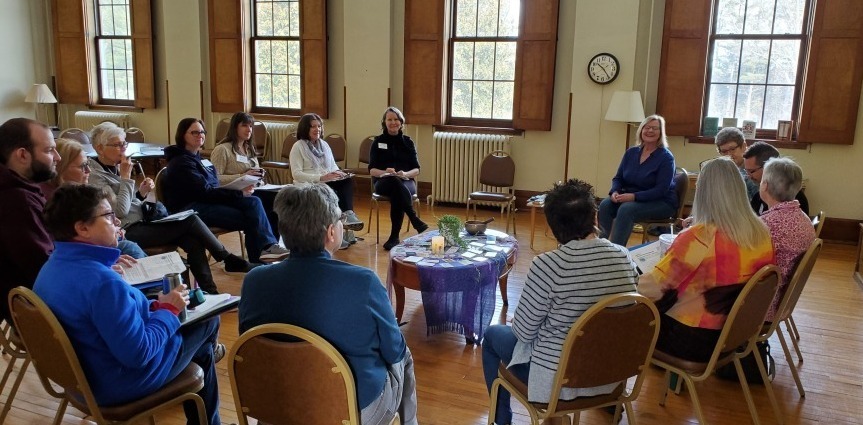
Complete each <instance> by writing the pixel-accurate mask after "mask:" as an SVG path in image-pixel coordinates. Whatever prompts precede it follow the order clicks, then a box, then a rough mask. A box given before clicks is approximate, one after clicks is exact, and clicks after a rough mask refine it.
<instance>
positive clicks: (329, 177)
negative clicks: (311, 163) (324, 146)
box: [320, 170, 345, 182]
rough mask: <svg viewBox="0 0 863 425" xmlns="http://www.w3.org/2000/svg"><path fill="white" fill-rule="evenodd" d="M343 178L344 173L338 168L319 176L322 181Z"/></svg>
mask: <svg viewBox="0 0 863 425" xmlns="http://www.w3.org/2000/svg"><path fill="white" fill-rule="evenodd" d="M343 178H345V173H344V172H342V171H339V170H336V171H333V172H331V173H327V174H324V175H323V176H321V179H320V180H321V181H322V182H331V181H333V180H340V179H343Z"/></svg>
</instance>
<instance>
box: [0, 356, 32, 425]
mask: <svg viewBox="0 0 863 425" xmlns="http://www.w3.org/2000/svg"><path fill="white" fill-rule="evenodd" d="M16 360H17V359H16V358H15V357H12V358H11V359H9V367H7V368H6V373H5V374H4V375H3V383H2V385H0V389H2V388H4V387H5V386H6V380H7V379H8V378H9V374H10V373H11V372H12V368H13V367H14V366H15V361H16ZM29 365H30V356H27V357H26V358H24V363H21V370H19V371H18V376H17V377H16V378H15V383H13V384H12V388H11V389H10V390H9V396H8V397H6V404H5V405H3V412H2V413H0V424H2V423H6V415H8V414H9V409H11V408H12V401H13V400H15V395H16V394H18V387H20V386H21V381H23V380H24V372H26V371H27V366H29Z"/></svg>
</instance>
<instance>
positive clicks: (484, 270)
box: [387, 230, 518, 342]
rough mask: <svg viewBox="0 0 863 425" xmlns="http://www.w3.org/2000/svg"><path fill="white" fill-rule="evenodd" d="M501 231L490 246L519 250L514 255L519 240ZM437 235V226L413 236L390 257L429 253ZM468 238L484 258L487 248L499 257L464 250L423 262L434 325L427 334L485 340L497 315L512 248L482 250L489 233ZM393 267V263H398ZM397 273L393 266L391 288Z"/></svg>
mask: <svg viewBox="0 0 863 425" xmlns="http://www.w3.org/2000/svg"><path fill="white" fill-rule="evenodd" d="M490 233H491V232H490ZM496 234H497V235H501V236H499V237H498V238H497V240H496V242H495V243H494V244H492V245H488V246H498V247H503V248H506V249H507V250H513V251H515V252H513V256H515V254H516V252H517V250H518V242H517V241H516V240H515V239H513V238H511V237H509V236H506V235H505V234H503V233H500V232H497V233H496ZM436 235H438V231H437V230H432V231H428V232H425V233H423V234H420V235H416V236H414V237H411V238H408V239H406V240H405V241H404V242H403V243H402V244H400V245H398V246H396V247H394V248H393V249H392V250H391V251H390V256H391V258H401V259H404V258H405V257H407V256H409V255H417V256H423V257H424V256H427V255H429V244H430V241H431V238H432V236H436ZM463 236H465V235H463ZM465 240H466V241H467V242H475V245H474V248H475V250H476V251H482V253H483V254H479V255H480V256H482V255H484V253H485V252H494V253H495V255H494V256H493V257H486V258H487V260H485V261H481V262H475V261H472V260H469V259H468V258H467V257H466V256H464V254H465V253H466V252H467V251H466V250H462V249H460V250H458V251H457V252H453V253H450V254H446V255H443V256H429V257H427V258H429V259H432V260H437V262H436V263H435V264H433V265H431V264H425V263H424V262H419V263H417V271H418V274H419V280H420V289H421V292H422V301H423V309H424V311H425V316H426V325H427V326H428V328H427V333H428V334H436V333H440V332H446V331H453V332H458V333H460V334H462V335H465V336H466V337H468V338H469V339H474V340H476V341H477V342H479V341H480V340H481V339H482V336H483V333H484V332H485V328H486V327H487V326H488V325H489V323H491V320H492V315H493V314H494V307H495V297H496V293H497V283H498V278H499V277H500V275H501V274H503V272H504V271H505V270H506V267H507V261H506V260H507V255H506V252H508V251H499V252H495V251H493V250H490V249H488V248H481V247H480V246H479V244H483V245H485V241H486V237H485V236H481V237H476V238H466V239H465ZM513 258H515V257H513ZM390 267H392V261H391V262H390ZM391 276H392V270H390V273H389V276H388V277H387V286H388V287H389V288H392V277H391Z"/></svg>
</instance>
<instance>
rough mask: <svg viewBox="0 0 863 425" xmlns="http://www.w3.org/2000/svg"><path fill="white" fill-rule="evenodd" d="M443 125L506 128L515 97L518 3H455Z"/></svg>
mask: <svg viewBox="0 0 863 425" xmlns="http://www.w3.org/2000/svg"><path fill="white" fill-rule="evenodd" d="M452 11H453V19H452V25H453V27H452V35H453V36H452V37H451V38H450V41H449V42H450V57H451V58H452V59H451V60H450V61H449V64H450V69H449V75H450V81H449V91H448V92H449V108H448V109H449V111H448V115H449V116H448V120H447V121H448V122H450V123H453V124H478V123H482V122H483V121H485V122H486V125H489V126H495V124H494V122H495V121H498V123H497V124H496V125H498V126H500V125H509V123H510V122H511V121H512V118H513V102H514V96H515V66H516V42H517V40H518V31H519V0H455V5H454V7H453V8H452Z"/></svg>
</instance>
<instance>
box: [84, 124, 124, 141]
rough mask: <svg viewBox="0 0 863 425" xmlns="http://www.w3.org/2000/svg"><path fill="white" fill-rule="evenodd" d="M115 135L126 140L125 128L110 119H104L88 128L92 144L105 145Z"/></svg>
mask: <svg viewBox="0 0 863 425" xmlns="http://www.w3.org/2000/svg"><path fill="white" fill-rule="evenodd" d="M121 136H122V137H121ZM115 137H121V138H122V139H123V140H126V130H124V129H123V128H122V127H120V126H118V125H117V124H114V123H112V122H111V121H105V122H103V123H101V124H99V125H97V126H95V127H93V129H92V130H90V141H91V142H92V143H93V145H94V146H96V145H101V146H105V145H107V144H108V142H110V141H111V139H113V138H115Z"/></svg>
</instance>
